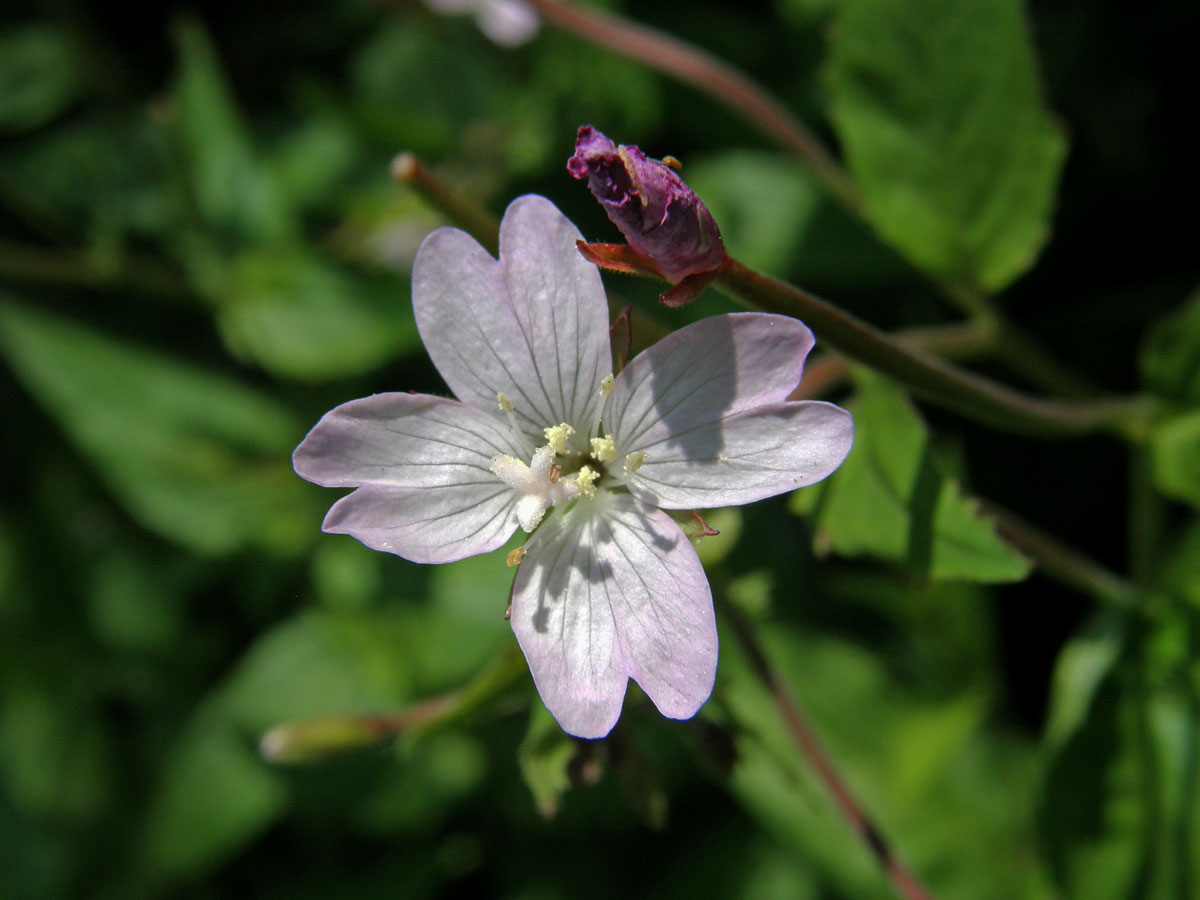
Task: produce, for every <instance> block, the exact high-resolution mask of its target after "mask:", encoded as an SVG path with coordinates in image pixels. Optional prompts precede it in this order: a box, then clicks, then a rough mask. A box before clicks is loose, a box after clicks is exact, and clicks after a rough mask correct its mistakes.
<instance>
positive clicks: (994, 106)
mask: <svg viewBox="0 0 1200 900" xmlns="http://www.w3.org/2000/svg"><path fill="white" fill-rule="evenodd" d="M831 35H832V36H831V47H830V61H829V66H828V76H829V84H830V87H831V91H832V114H833V120H834V123H835V125H836V127H837V130H838V134H839V137H840V138H841V141H842V144H843V146H844V148H845V152H846V157H847V162H848V164H849V168H850V172H851V174H852V175H853V177H854V179H855V181H856V182H857V184H858V186H859V188H860V189H861V190H862V193H863V195H864V197H865V199H866V205H867V211H868V215H869V216H870V219H871V221H872V222H873V223H874V224H875V227H876V228H877V229H878V231H879V233H880V234H881V235H882V237H883V238H884V239H885V240H887V241H888V242H889V243H891V244H892V245H893V246H894V247H896V248H897V249H898V250H900V251H901V252H902V253H903V254H904V255H905V256H907V257H908V259H909V260H910V261H911V262H913V263H914V264H916V265H917V266H919V267H920V268H922V269H925V270H926V271H928V272H930V273H932V274H934V275H937V276H941V277H944V278H948V279H952V280H953V281H955V282H957V283H960V284H963V285H966V286H969V287H974V288H979V289H983V290H986V291H996V290H999V289H1000V288H1003V287H1004V286H1005V285H1007V284H1008V283H1009V282H1011V281H1012V280H1013V279H1014V278H1016V277H1017V276H1019V275H1020V274H1021V273H1022V272H1024V271H1025V270H1026V269H1027V268H1029V266H1030V265H1031V264H1032V263H1033V261H1034V259H1035V258H1036V256H1037V254H1038V252H1039V250H1040V249H1041V247H1042V245H1043V244H1044V243H1045V241H1046V237H1047V234H1048V231H1049V226H1050V217H1051V212H1052V207H1053V204H1054V195H1055V189H1056V185H1057V182H1058V175H1059V170H1060V168H1061V165H1062V162H1063V158H1064V156H1065V153H1066V140H1065V138H1064V137H1063V134H1062V132H1061V130H1060V129H1059V128H1058V126H1057V125H1056V124H1055V123H1054V121H1053V119H1052V118H1051V117H1050V115H1049V113H1048V112H1047V111H1046V109H1045V108H1044V106H1043V101H1042V96H1041V88H1040V85H1039V81H1038V74H1037V70H1036V65H1035V61H1034V56H1033V48H1032V46H1031V44H1030V40H1029V33H1028V26H1027V24H1026V22H1025V20H1024V15H1023V9H1022V6H1021V4H1020V2H1019V0H973V2H970V3H963V2H960V0H917V2H911V0H845V2H842V3H839V4H837V13H836V16H835V22H834V28H833V30H832V32H831Z"/></svg>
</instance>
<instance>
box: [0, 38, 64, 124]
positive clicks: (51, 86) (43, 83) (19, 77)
mask: <svg viewBox="0 0 1200 900" xmlns="http://www.w3.org/2000/svg"><path fill="white" fill-rule="evenodd" d="M78 92H79V77H78V70H77V69H76V67H75V60H74V59H73V58H72V55H71V48H70V47H69V46H68V44H67V42H66V41H64V40H63V39H62V37H61V35H59V33H58V32H57V31H55V30H54V29H52V28H48V27H46V26H44V25H30V26H27V27H25V28H20V29H13V30H12V31H9V32H8V33H6V34H3V35H0V131H27V130H30V129H33V128H37V127H38V126H39V125H44V124H45V123H46V122H49V121H50V120H51V119H53V118H54V117H55V116H57V115H58V114H59V113H61V112H62V111H63V110H64V109H66V107H67V106H68V105H69V104H70V103H71V102H72V101H74V99H75V97H76V96H77V94H78Z"/></svg>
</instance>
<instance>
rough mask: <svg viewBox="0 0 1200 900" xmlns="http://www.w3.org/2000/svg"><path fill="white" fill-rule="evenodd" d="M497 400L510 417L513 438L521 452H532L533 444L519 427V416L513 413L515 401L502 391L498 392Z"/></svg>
mask: <svg viewBox="0 0 1200 900" xmlns="http://www.w3.org/2000/svg"><path fill="white" fill-rule="evenodd" d="M496 402H497V403H499V404H500V411H501V412H502V413H504V415H505V416H507V417H508V427H509V428H511V429H512V433H513V440H515V441H516V442H517V446H518V447H520V448H521V452H522V453H527V454H532V453H533V446H532V445H531V444H530V443H529V438H527V437H525V434H524V432H522V431H521V429H520V428H518V427H517V417H516V416H515V415H514V414H513V402H512V400H511V399H510V398H509V396H508V394H506V393H504V392H503V391H500V392H499V393H497V394H496Z"/></svg>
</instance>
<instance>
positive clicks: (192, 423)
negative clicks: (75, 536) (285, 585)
mask: <svg viewBox="0 0 1200 900" xmlns="http://www.w3.org/2000/svg"><path fill="white" fill-rule="evenodd" d="M0 352H2V353H3V354H4V356H5V357H6V358H7V360H8V362H9V364H10V365H11V366H12V367H13V369H14V370H15V371H16V372H17V374H18V375H19V376H20V378H21V379H22V381H24V383H25V385H26V387H27V388H28V389H29V391H30V392H31V393H32V394H33V395H34V396H35V397H36V398H37V399H38V400H39V401H40V402H41V403H42V404H43V405H44V406H45V408H46V410H47V411H48V412H49V413H50V414H51V415H52V416H53V417H54V418H55V419H56V420H57V421H58V422H59V424H60V425H61V426H62V428H63V429H64V430H65V431H66V433H67V435H68V436H69V437H70V438H71V439H72V440H73V441H74V443H75V444H76V446H77V447H78V448H79V450H80V451H81V452H82V453H83V454H84V455H85V456H86V457H87V458H88V459H89V460H90V461H91V463H92V464H93V465H94V466H95V467H96V469H97V471H98V472H99V473H100V475H101V477H102V478H103V479H104V480H105V482H106V483H107V484H108V486H109V488H110V489H111V490H112V492H113V495H114V497H115V498H116V499H117V500H118V501H119V502H121V503H122V504H123V505H124V506H125V507H126V508H127V509H128V510H129V512H130V513H131V514H132V515H133V516H134V517H135V518H137V519H138V520H139V521H140V522H141V523H142V524H143V525H145V526H146V527H148V528H150V529H152V530H154V531H156V532H158V533H159V534H161V535H163V536H164V537H167V538H170V539H172V540H175V541H178V542H180V543H182V544H184V545H186V546H188V547H190V548H191V549H193V550H195V551H198V552H201V553H210V554H220V553H228V552H231V551H233V550H236V549H238V548H240V547H245V546H256V547H261V548H264V549H267V550H271V551H274V552H290V551H294V550H296V549H298V548H300V547H302V546H305V545H306V544H308V543H309V542H310V540H311V539H312V538H313V537H314V536H315V533H316V529H315V526H316V523H317V521H318V517H317V515H316V511H315V510H314V508H313V506H312V505H311V502H312V500H313V497H314V495H313V494H312V493H310V492H308V491H307V490H306V489H305V488H304V486H303V485H302V484H301V483H300V482H299V480H298V479H297V478H296V476H295V475H294V474H293V473H292V471H291V466H290V465H289V464H288V454H289V453H290V452H291V449H292V448H293V447H294V446H295V444H296V442H297V441H298V440H299V438H300V436H301V435H302V433H303V432H302V429H301V428H300V426H299V425H298V424H297V423H296V422H295V421H293V419H292V418H291V416H290V415H289V414H288V413H287V411H285V410H284V409H282V408H280V407H279V406H277V405H276V404H275V403H274V402H272V401H271V400H269V399H268V398H266V397H264V396H262V395H260V394H258V393H256V392H255V391H252V390H250V389H249V388H247V387H245V386H243V385H240V384H238V383H236V382H234V381H232V380H230V379H227V378H224V377H220V376H217V375H214V374H211V373H208V372H204V371H202V370H200V369H197V368H194V367H192V366H189V365H186V364H184V363H180V362H177V361H175V360H172V359H169V358H167V357H164V356H159V355H157V354H154V353H151V352H149V351H146V350H143V349H141V348H138V347H134V346H131V345H128V344H124V343H121V342H118V341H116V340H113V339H112V338H108V337H104V336H102V335H100V334H98V333H96V332H94V331H91V330H89V329H87V328H83V327H81V326H79V325H75V324H72V323H69V322H67V321H65V320H62V319H59V318H57V317H54V316H50V315H46V314H45V313H41V312H34V311H32V310H29V309H24V308H22V307H19V306H16V305H13V304H3V305H0Z"/></svg>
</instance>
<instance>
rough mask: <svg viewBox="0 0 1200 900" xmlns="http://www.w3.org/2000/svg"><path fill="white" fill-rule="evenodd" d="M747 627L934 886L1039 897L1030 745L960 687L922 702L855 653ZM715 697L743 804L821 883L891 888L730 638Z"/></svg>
mask: <svg viewBox="0 0 1200 900" xmlns="http://www.w3.org/2000/svg"><path fill="white" fill-rule="evenodd" d="M757 631H758V634H759V637H760V639H761V640H762V641H763V644H764V646H765V649H766V652H767V654H768V656H769V657H770V659H771V660H773V661H774V663H775V665H776V667H777V669H778V671H779V674H780V675H781V677H782V678H783V680H784V681H785V683H786V684H788V685H790V686H791V689H792V690H794V691H795V693H796V694H797V696H798V697H799V698H800V701H801V702H802V703H803V704H805V705H806V706H807V707H808V713H807V715H808V720H809V722H810V723H811V724H812V725H813V726H814V727H815V728H816V729H817V731H818V733H819V735H820V737H821V741H822V743H823V744H824V746H825V749H826V752H828V753H829V754H830V755H831V756H832V758H833V759H834V760H835V765H836V767H837V769H838V771H839V772H840V774H841V776H842V777H843V778H844V779H845V781H846V782H847V784H848V785H849V786H850V788H851V790H852V792H853V793H854V794H855V796H856V798H857V800H858V802H859V803H860V804H861V805H862V807H863V809H864V810H865V811H866V812H867V813H868V814H869V815H870V816H871V817H872V819H873V820H874V821H875V822H876V824H877V825H878V826H879V827H880V828H881V831H882V833H883V836H884V838H885V839H886V840H888V841H889V843H890V844H891V845H892V847H893V849H894V850H895V851H896V852H897V853H898V855H899V856H900V857H901V858H902V859H904V860H905V862H906V863H907V864H908V865H909V867H910V868H912V869H913V870H914V871H915V872H916V873H917V874H918V875H921V876H923V877H924V878H925V879H926V880H927V881H928V882H929V884H930V888H931V892H932V894H933V895H934V896H954V897H959V898H976V900H987V898H992V897H996V896H1003V897H1010V898H1030V900H1032V898H1037V897H1044V896H1046V885H1045V879H1044V877H1043V873H1042V872H1041V870H1040V868H1039V867H1038V864H1037V862H1036V860H1034V859H1032V858H1031V856H1030V854H1028V852H1026V851H1022V849H1021V848H1023V847H1025V846H1026V845H1027V844H1028V842H1029V841H1030V840H1031V839H1032V835H1031V834H1030V833H1029V830H1030V812H1031V807H1032V803H1033V799H1034V796H1035V790H1036V784H1035V773H1036V769H1035V768H1034V766H1033V764H1032V763H1033V753H1032V748H1031V747H1026V746H1023V745H1021V744H1018V743H1015V742H1013V741H1012V740H1011V739H1009V738H1007V737H1005V736H1003V735H1000V734H996V733H989V732H988V730H987V716H986V710H987V707H988V705H989V704H988V702H987V697H986V695H983V694H981V693H980V692H979V690H978V688H977V687H974V686H971V685H964V689H963V690H962V691H961V692H959V693H957V694H956V695H954V696H952V697H949V698H942V699H939V700H931V699H923V698H921V697H919V696H916V695H914V693H913V692H912V690H911V688H906V687H904V686H902V685H900V684H898V683H897V681H896V679H895V678H894V677H893V676H892V675H890V674H889V673H888V672H887V671H885V669H884V667H883V665H882V664H881V662H880V661H879V660H878V658H877V657H876V656H875V655H874V654H871V653H869V652H867V651H865V650H862V649H859V648H855V647H852V646H850V645H849V644H846V643H844V642H841V641H838V640H831V639H827V638H825V639H821V638H813V637H800V636H798V635H796V634H794V633H791V632H788V631H785V630H783V629H769V628H767V627H765V626H759V627H758V628H757ZM715 700H716V703H715V707H714V704H710V707H713V708H711V709H709V710H708V713H707V714H708V715H714V714H716V712H717V709H720V710H722V711H723V715H724V716H727V717H728V721H727V726H726V727H728V728H729V729H730V731H731V733H732V735H733V738H734V742H735V748H736V755H735V763H734V767H733V771H732V773H731V775H730V779H731V780H730V787H731V789H732V791H733V793H734V795H735V796H736V797H737V798H738V799H739V800H741V802H742V803H743V804H744V805H745V806H746V808H747V810H748V811H749V812H750V814H751V815H753V816H754V817H755V818H756V819H757V820H758V821H759V822H761V823H762V824H763V826H764V827H765V828H767V830H768V831H769V832H771V833H773V834H774V835H775V836H776V837H777V838H778V839H779V840H780V841H781V842H783V843H784V844H785V845H786V846H790V847H794V848H796V849H797V850H798V851H799V852H800V853H801V854H802V855H803V857H804V858H805V859H807V860H809V861H810V863H811V864H812V866H813V868H814V870H815V872H816V873H819V875H820V877H821V880H822V881H823V882H824V883H825V884H826V885H827V886H828V887H827V890H826V893H828V894H830V895H833V896H839V897H845V898H864V900H865V898H872V900H873V898H877V897H887V896H891V893H892V889H891V887H890V886H889V885H888V883H887V879H886V878H885V876H884V875H883V873H882V870H881V869H880V867H879V865H878V862H877V860H876V859H875V858H874V857H873V856H872V854H871V853H870V852H869V851H868V850H867V849H866V847H865V846H864V844H863V842H862V841H861V840H860V838H859V837H858V836H857V835H855V834H854V833H853V830H852V828H851V826H850V825H849V824H848V823H847V822H846V821H845V820H844V819H843V818H842V816H841V815H840V814H839V813H838V812H837V811H836V807H835V806H834V803H833V801H832V799H831V797H830V794H829V790H828V788H827V786H826V785H825V784H824V783H823V782H822V781H821V780H820V779H819V778H817V776H816V775H815V773H814V769H813V767H812V765H811V764H810V763H809V762H808V761H807V760H806V759H805V758H804V756H803V754H801V753H800V752H799V750H798V749H797V747H796V745H795V743H794V740H793V738H792V737H791V736H790V735H789V733H788V731H787V730H786V728H785V727H784V724H783V719H782V717H781V714H780V712H779V710H778V708H777V707H776V706H775V704H774V702H773V701H772V699H771V697H770V695H769V694H768V693H767V692H766V690H765V689H764V688H763V687H762V685H761V683H760V682H759V681H758V679H757V677H756V676H755V675H754V674H753V670H752V669H751V668H750V667H749V664H748V663H747V661H746V659H745V657H744V656H743V654H742V652H741V650H740V648H739V647H738V646H737V645H736V643H735V642H729V641H727V642H726V643H725V645H724V646H723V647H722V656H721V669H720V672H719V673H718V691H717V694H716V698H715ZM999 773H1003V775H1002V776H1001V775H1000V774H999ZM929 809H937V810H938V814H937V815H936V816H930V815H929V814H928V810H929ZM968 832H969V833H968ZM968 848H969V849H968ZM1002 848H1004V849H1002ZM1014 860H1023V861H1024V862H1023V864H1021V865H1013V861H1014Z"/></svg>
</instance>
